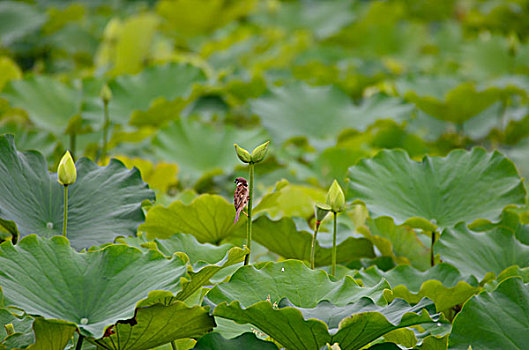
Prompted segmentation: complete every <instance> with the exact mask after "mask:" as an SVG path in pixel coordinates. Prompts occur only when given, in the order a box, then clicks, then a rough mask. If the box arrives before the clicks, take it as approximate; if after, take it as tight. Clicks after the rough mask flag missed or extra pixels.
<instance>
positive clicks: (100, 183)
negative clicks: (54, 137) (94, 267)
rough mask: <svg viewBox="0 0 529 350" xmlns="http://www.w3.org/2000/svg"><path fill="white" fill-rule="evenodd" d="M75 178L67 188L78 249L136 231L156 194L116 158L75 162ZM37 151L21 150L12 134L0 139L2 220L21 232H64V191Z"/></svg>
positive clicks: (73, 237)
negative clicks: (103, 164)
mask: <svg viewBox="0 0 529 350" xmlns="http://www.w3.org/2000/svg"><path fill="white" fill-rule="evenodd" d="M76 167H77V181H76V182H75V183H74V184H73V185H70V186H69V190H68V238H69V239H70V240H71V242H72V246H73V247H75V248H78V249H80V248H86V247H90V246H92V245H99V244H103V243H108V242H112V241H113V240H114V238H115V237H117V236H118V235H134V234H135V233H136V228H137V226H138V224H139V223H140V222H142V221H143V219H144V214H143V211H142V209H141V202H142V201H143V200H145V199H150V200H152V199H154V194H153V192H152V191H151V190H149V189H148V188H147V186H146V185H145V184H144V183H143V181H142V180H141V177H140V175H139V172H138V170H137V169H133V170H128V169H127V168H125V166H123V164H122V163H121V162H119V161H117V160H112V161H111V162H110V164H109V165H108V166H106V167H99V166H97V165H96V164H95V163H93V162H92V161H91V160H89V159H86V158H81V159H80V160H79V161H77V164H76ZM47 168H48V166H47V164H46V161H45V160H44V158H43V156H42V155H41V154H40V153H38V152H32V151H30V152H18V151H17V150H16V148H15V145H14V140H13V137H12V136H11V135H7V136H3V137H0V189H1V191H0V192H1V193H2V196H0V219H2V220H4V221H5V220H8V221H13V222H15V223H16V225H17V228H18V231H19V233H20V234H21V235H22V236H25V235H28V234H30V233H37V234H39V235H42V236H52V235H60V234H62V223H63V208H64V203H63V202H64V200H63V198H64V194H63V193H64V189H63V186H61V185H59V183H58V182H57V175H56V174H53V173H48V171H47Z"/></svg>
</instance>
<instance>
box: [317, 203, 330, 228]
mask: <svg viewBox="0 0 529 350" xmlns="http://www.w3.org/2000/svg"><path fill="white" fill-rule="evenodd" d="M314 211H315V215H316V222H318V223H320V222H322V221H323V219H325V217H326V216H327V214H329V212H330V211H331V206H330V205H328V204H325V203H316V205H315V206H314Z"/></svg>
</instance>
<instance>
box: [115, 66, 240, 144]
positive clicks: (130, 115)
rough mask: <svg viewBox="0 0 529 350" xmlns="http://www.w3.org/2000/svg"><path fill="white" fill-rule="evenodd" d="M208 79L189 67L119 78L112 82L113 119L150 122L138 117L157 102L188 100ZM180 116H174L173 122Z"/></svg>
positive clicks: (161, 68)
mask: <svg viewBox="0 0 529 350" xmlns="http://www.w3.org/2000/svg"><path fill="white" fill-rule="evenodd" d="M205 80H206V76H205V74H204V72H203V71H202V70H201V69H200V68H198V67H195V66H191V65H186V64H167V65H163V66H152V67H149V68H146V69H145V70H143V71H141V73H139V74H136V75H122V76H118V77H116V78H115V79H114V80H113V81H111V82H110V83H109V87H110V89H111V90H112V100H111V101H110V104H109V107H110V118H111V119H112V120H114V121H117V122H120V123H122V124H126V123H127V122H128V121H129V120H131V119H133V120H136V122H135V124H144V123H148V121H144V120H142V119H141V118H139V116H136V114H138V113H140V111H147V110H148V109H149V108H150V107H151V106H153V103H154V102H155V101H158V102H157V103H161V102H160V101H161V100H162V99H164V100H165V101H169V102H170V101H173V100H175V99H177V98H187V97H188V96H189V94H190V93H191V91H192V88H193V85H194V84H197V83H201V82H204V81H205ZM140 115H141V113H140ZM177 116H178V115H177V114H176V113H175V114H173V115H172V118H171V119H173V118H176V117H177ZM232 146H233V145H232Z"/></svg>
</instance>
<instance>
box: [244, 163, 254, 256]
mask: <svg viewBox="0 0 529 350" xmlns="http://www.w3.org/2000/svg"><path fill="white" fill-rule="evenodd" d="M248 167H249V172H250V174H249V178H250V186H249V191H250V193H249V196H248V223H247V225H246V234H247V237H246V246H247V247H248V250H249V252H248V254H246V257H245V258H244V265H248V264H249V263H250V254H251V252H252V199H253V167H254V163H248Z"/></svg>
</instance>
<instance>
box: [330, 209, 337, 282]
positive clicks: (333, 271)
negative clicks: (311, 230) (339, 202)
mask: <svg viewBox="0 0 529 350" xmlns="http://www.w3.org/2000/svg"><path fill="white" fill-rule="evenodd" d="M332 213H333V214H334V224H333V226H334V227H333V231H332V267H331V275H332V276H336V221H337V220H336V215H337V213H336V212H335V211H333V212H332Z"/></svg>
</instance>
